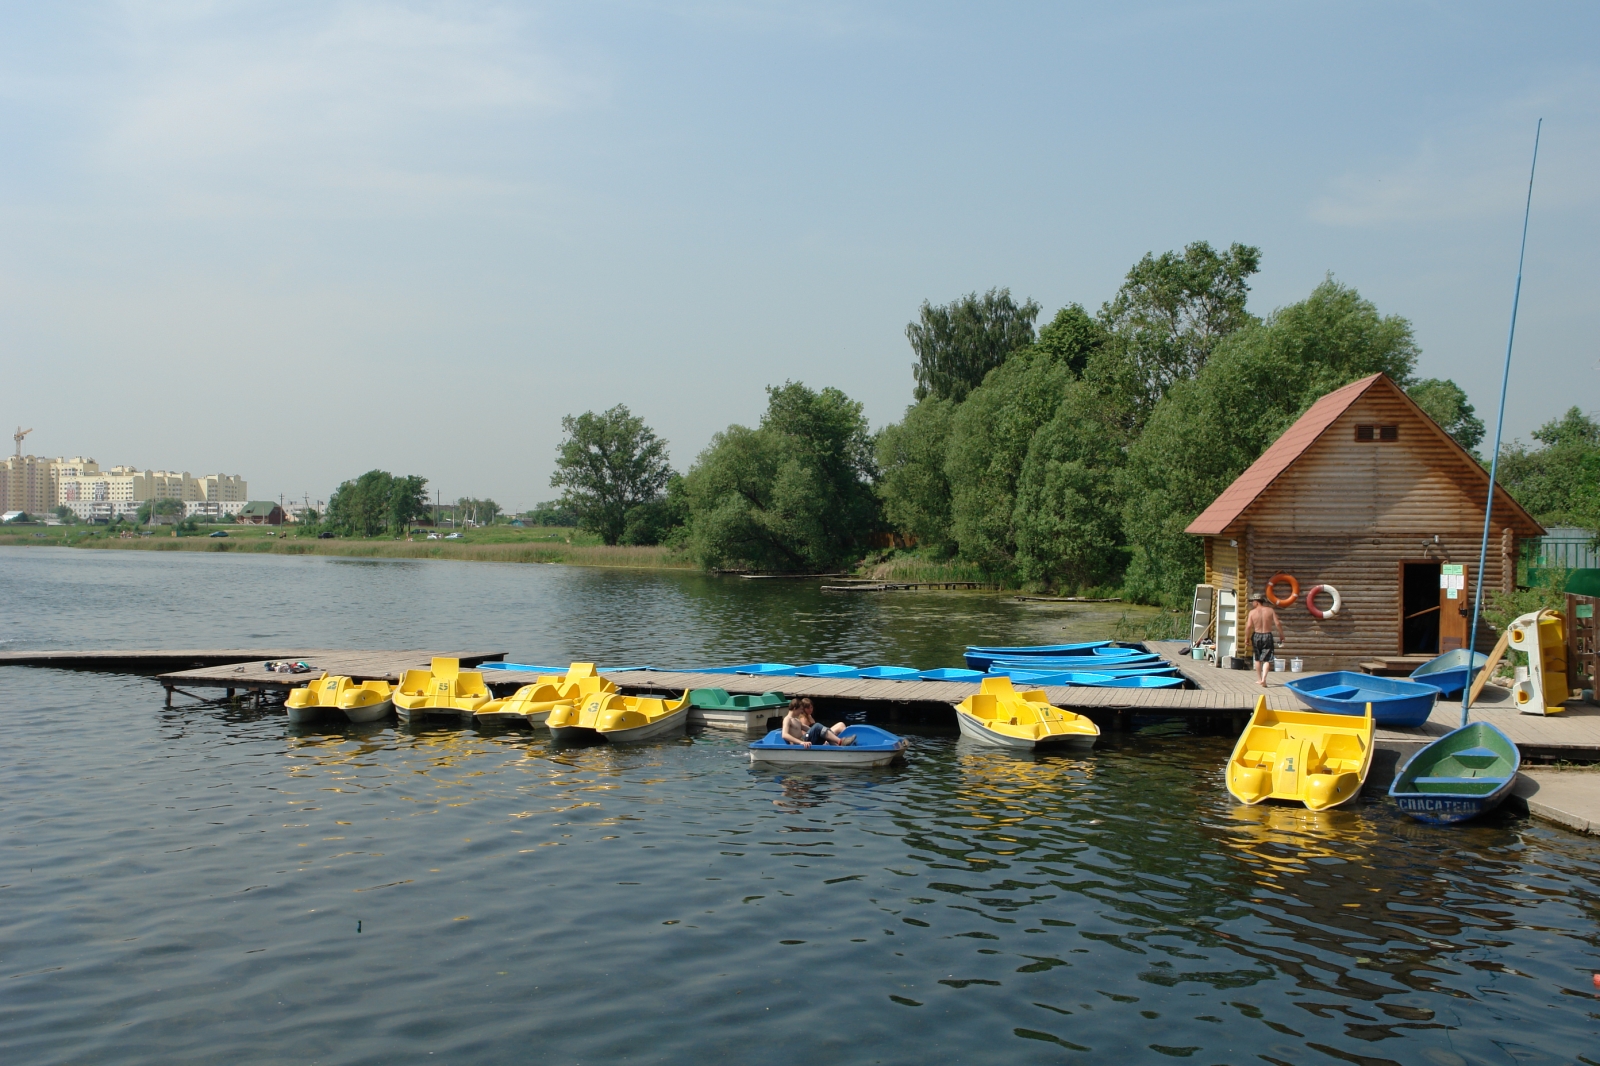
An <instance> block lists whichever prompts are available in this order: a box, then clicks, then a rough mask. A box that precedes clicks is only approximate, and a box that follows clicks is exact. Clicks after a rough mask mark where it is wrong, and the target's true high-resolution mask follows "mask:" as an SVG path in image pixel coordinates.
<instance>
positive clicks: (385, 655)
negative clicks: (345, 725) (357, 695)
mask: <svg viewBox="0 0 1600 1066" xmlns="http://www.w3.org/2000/svg"><path fill="white" fill-rule="evenodd" d="M435 657H445V658H453V659H460V660H461V665H462V666H464V667H473V666H477V665H478V664H479V663H484V662H489V661H491V660H495V659H503V658H505V652H503V651H494V652H487V651H462V652H454V651H428V650H426V649H419V650H409V651H317V652H304V653H297V654H294V655H284V656H280V658H285V659H291V658H292V659H299V660H302V661H304V662H305V663H306V664H307V665H308V666H310V667H311V672H310V673H304V674H279V673H273V672H270V671H268V670H267V669H266V663H267V662H268V661H270V660H253V661H250V662H242V663H227V664H224V665H221V666H208V667H202V668H200V669H196V670H177V671H173V672H170V673H164V674H161V675H159V676H158V677H157V678H156V680H157V681H159V682H161V684H162V685H163V686H164V687H165V688H166V690H167V694H168V699H169V700H170V699H171V694H172V691H173V690H174V689H179V690H182V689H189V688H222V689H227V690H229V691H230V692H231V691H236V690H243V691H247V692H263V691H272V690H279V689H290V688H295V687H297V686H299V685H304V684H305V683H306V681H307V680H309V679H310V678H313V677H316V676H317V675H318V674H319V673H323V672H326V673H329V674H343V675H345V676H347V677H353V678H355V679H356V680H357V681H398V680H400V675H401V674H402V673H404V672H405V671H407V670H416V669H424V668H426V667H427V666H428V664H429V662H430V660H432V659H434V658H435Z"/></svg>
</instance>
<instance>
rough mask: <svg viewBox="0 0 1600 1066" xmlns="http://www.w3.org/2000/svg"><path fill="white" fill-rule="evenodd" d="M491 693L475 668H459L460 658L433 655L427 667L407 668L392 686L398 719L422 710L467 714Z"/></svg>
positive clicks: (482, 703)
mask: <svg viewBox="0 0 1600 1066" xmlns="http://www.w3.org/2000/svg"><path fill="white" fill-rule="evenodd" d="M492 698H493V696H492V695H491V694H490V692H489V687H488V686H487V685H485V684H484V683H483V674H482V672H480V671H478V670H463V669H461V660H460V659H435V660H433V664H432V666H431V667H430V668H429V669H427V670H407V671H406V672H405V673H404V674H403V675H402V676H401V678H400V684H398V685H396V686H395V690H394V711H395V714H397V715H399V716H400V717H401V718H402V719H411V718H419V717H421V716H422V715H424V714H457V715H459V714H462V713H466V714H471V713H472V712H473V711H476V710H477V709H478V708H480V707H482V706H483V705H484V704H486V703H488V702H489V701H490V700H491V699H492Z"/></svg>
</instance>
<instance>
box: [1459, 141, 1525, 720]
mask: <svg viewBox="0 0 1600 1066" xmlns="http://www.w3.org/2000/svg"><path fill="white" fill-rule="evenodd" d="M1543 131H1544V119H1542V118H1541V119H1540V120H1539V124H1538V125H1537V126H1535V127H1534V128H1533V162H1532V163H1531V164H1529V166H1528V198H1527V200H1526V201H1525V202H1524V203H1523V205H1522V247H1521V248H1520V249H1519V250H1518V252H1517V287H1516V288H1515V289H1514V290H1513V291H1512V294H1511V332H1510V333H1509V334H1508V335H1507V336H1506V366H1505V370H1504V371H1503V372H1502V373H1501V375H1500V413H1499V414H1498V415H1496V416H1495V420H1494V457H1493V458H1492V459H1490V460H1489V502H1488V503H1487V504H1486V505H1485V506H1484V508H1483V543H1482V544H1480V545H1479V546H1478V580H1477V581H1476V582H1475V583H1474V584H1473V587H1472V628H1471V629H1469V630H1467V684H1466V687H1464V688H1463V689H1462V690H1461V724H1462V725H1466V724H1467V715H1468V714H1469V713H1470V712H1471V710H1472V681H1473V674H1474V673H1475V671H1474V670H1473V669H1472V656H1473V654H1474V653H1475V652H1476V651H1477V648H1476V647H1475V645H1476V644H1477V642H1478V612H1479V610H1480V609H1481V607H1482V605H1483V565H1484V563H1485V562H1486V561H1487V560H1488V558H1489V519H1490V518H1491V517H1493V515H1494V483H1495V478H1496V477H1497V476H1498V475H1499V473H1500V433H1501V430H1502V429H1503V428H1504V427H1505V424H1506V386H1507V385H1508V384H1510V382H1511V345H1512V344H1513V343H1514V342H1515V341H1516V339H1517V305H1518V304H1520V303H1521V302H1522V261H1523V259H1525V258H1526V257H1527V254H1528V216H1529V214H1530V213H1531V212H1532V211H1533V175H1534V172H1535V170H1537V169H1538V166H1539V134H1540V133H1541V132H1543ZM1510 565H1512V566H1516V565H1517V563H1516V560H1515V559H1512V560H1511V563H1510ZM1513 577H1515V575H1513ZM1502 580H1504V578H1503V577H1502ZM1485 665H1487V664H1485Z"/></svg>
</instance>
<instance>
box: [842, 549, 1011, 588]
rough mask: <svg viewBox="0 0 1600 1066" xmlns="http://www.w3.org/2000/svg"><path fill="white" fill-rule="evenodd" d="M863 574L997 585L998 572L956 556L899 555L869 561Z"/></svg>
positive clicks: (875, 577) (888, 578)
mask: <svg viewBox="0 0 1600 1066" xmlns="http://www.w3.org/2000/svg"><path fill="white" fill-rule="evenodd" d="M856 574H857V576H859V577H864V578H870V579H871V580H873V581H887V582H896V581H904V582H913V581H976V582H979V583H981V584H985V585H995V584H997V582H996V581H995V579H994V576H993V575H991V574H986V573H984V572H983V571H982V570H981V569H979V568H978V567H976V566H974V565H972V564H971V563H963V562H959V561H957V560H954V559H948V560H946V559H927V558H924V557H922V556H919V555H896V556H893V557H891V558H888V559H885V560H883V561H881V562H876V563H866V564H863V565H862V566H861V567H860V568H858V569H857V570H856Z"/></svg>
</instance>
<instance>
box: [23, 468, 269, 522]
mask: <svg viewBox="0 0 1600 1066" xmlns="http://www.w3.org/2000/svg"><path fill="white" fill-rule="evenodd" d="M146 500H180V501H182V502H183V504H184V510H185V512H186V513H187V514H190V515H193V514H207V515H218V514H236V513H238V511H239V510H240V509H241V508H243V507H244V505H245V504H246V503H247V502H249V485H248V483H247V482H246V481H245V480H244V478H242V477H239V476H238V475H235V474H202V475H201V476H199V477H195V476H193V475H191V474H190V473H189V472H188V471H187V470H185V471H182V472H181V473H180V472H177V471H173V470H140V469H138V468H137V467H132V466H114V467H111V468H110V469H109V470H102V469H101V468H100V464H99V463H97V462H95V461H94V460H93V459H86V458H84V457H83V456H81V455H80V456H74V457H73V458H71V459H46V458H44V457H42V456H32V455H25V456H12V457H10V458H8V459H6V460H5V462H4V464H3V465H0V510H19V511H27V512H29V513H30V514H46V513H48V512H50V511H53V510H55V509H56V507H58V506H63V505H64V506H66V507H68V508H69V509H71V511H72V512H73V513H74V514H76V515H77V516H78V517H79V518H82V519H91V518H115V517H118V516H121V515H131V514H133V513H134V512H135V511H137V510H138V509H139V505H140V504H141V503H143V502H145V501H146Z"/></svg>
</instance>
